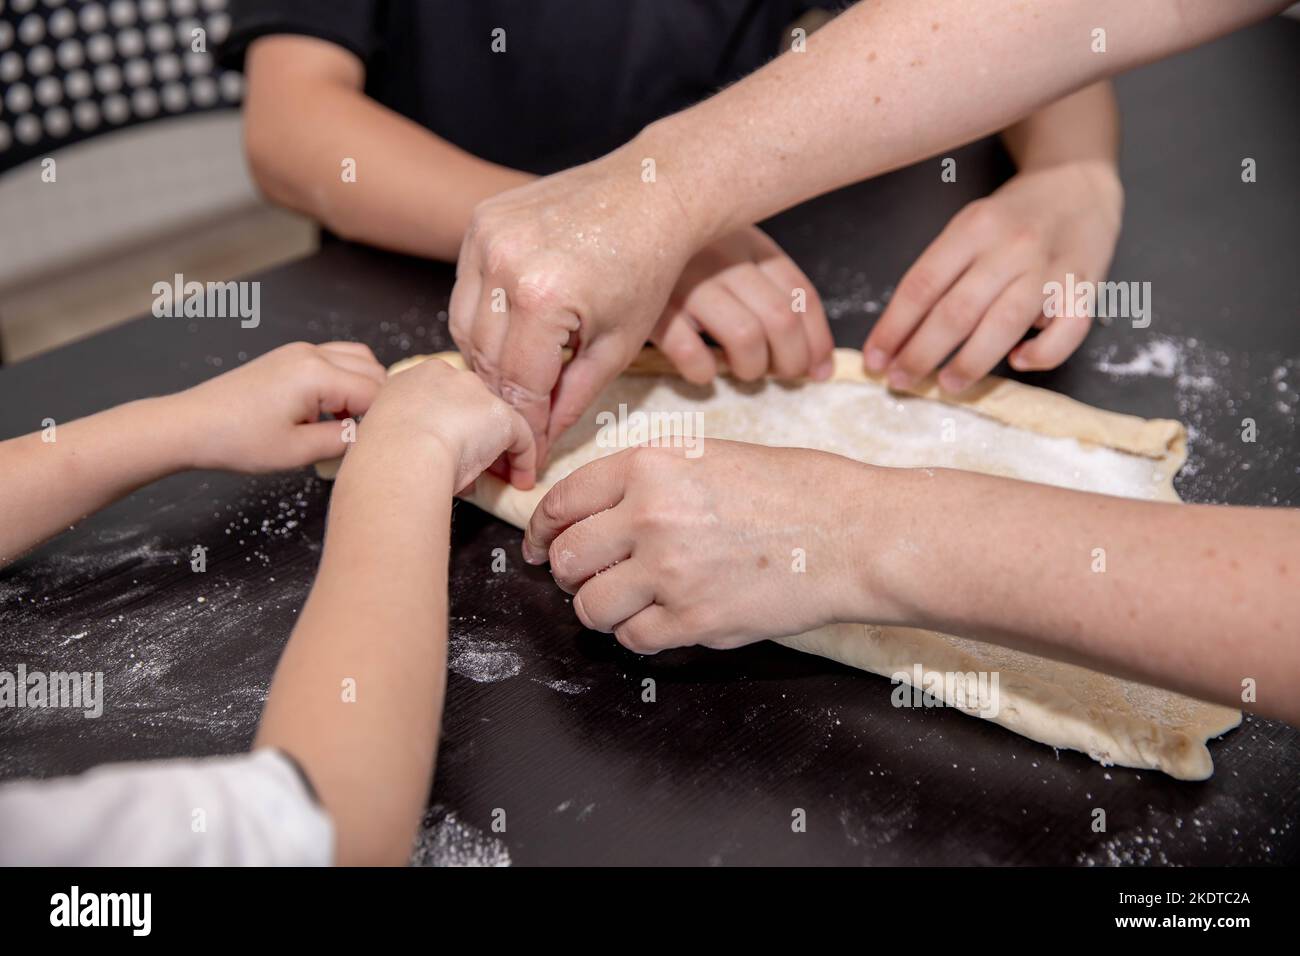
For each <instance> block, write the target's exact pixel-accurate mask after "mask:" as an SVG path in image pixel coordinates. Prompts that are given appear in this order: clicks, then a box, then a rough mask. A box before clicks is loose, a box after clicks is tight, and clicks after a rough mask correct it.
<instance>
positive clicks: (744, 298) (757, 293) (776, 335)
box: [723, 263, 810, 379]
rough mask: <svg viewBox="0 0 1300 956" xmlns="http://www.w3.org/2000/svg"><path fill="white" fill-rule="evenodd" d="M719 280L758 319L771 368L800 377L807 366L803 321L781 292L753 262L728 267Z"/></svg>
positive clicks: (782, 376) (805, 372)
mask: <svg viewBox="0 0 1300 956" xmlns="http://www.w3.org/2000/svg"><path fill="white" fill-rule="evenodd" d="M723 282H724V284H725V285H726V287H727V288H728V289H729V290H730V291H731V294H732V295H733V296H735V298H736V300H737V301H739V302H740V304H741V305H743V306H745V308H747V309H748V310H749V311H750V313H751V314H752V315H753V316H754V317H755V318H757V319H758V322H759V325H761V326H762V328H763V330H764V332H765V334H766V337H767V351H768V354H769V355H770V356H771V359H772V369H773V370H774V371H775V372H776V374H777V375H778V376H779V377H781V378H787V379H788V378H800V377H802V376H803V375H805V374H807V372H808V370H809V367H810V366H809V362H808V340H807V339H806V338H805V337H804V330H803V323H802V322H801V321H800V320H799V315H798V313H796V312H795V311H794V309H793V308H791V305H792V302H791V298H790V297H789V296H788V295H786V294H785V293H783V292H782V291H781V290H780V289H779V288H777V286H776V285H775V283H773V282H772V281H771V279H770V278H768V276H767V274H766V273H765V272H763V271H762V270H761V269H759V267H758V265H757V264H755V263H746V264H744V265H741V266H737V267H736V268H734V269H730V270H728V271H727V272H726V273H725V274H724V278H723Z"/></svg>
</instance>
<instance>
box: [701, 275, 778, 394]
mask: <svg viewBox="0 0 1300 956" xmlns="http://www.w3.org/2000/svg"><path fill="white" fill-rule="evenodd" d="M684 307H685V309H686V311H688V312H689V313H690V314H691V315H692V316H694V318H695V321H696V322H698V323H699V324H700V328H702V329H704V330H705V331H706V332H708V333H709V335H711V336H713V339H714V341H716V342H717V343H718V345H720V346H721V347H722V351H723V353H724V354H725V355H726V357H727V365H728V366H730V368H731V374H733V375H734V376H736V378H739V379H741V380H743V381H746V382H752V381H755V380H757V379H760V378H762V377H763V375H764V374H765V373H766V372H767V369H768V348H767V332H766V330H765V329H764V327H763V323H762V322H760V321H759V319H758V317H757V316H756V315H755V314H754V313H753V311H751V310H750V309H749V308H748V307H747V306H746V305H745V304H744V303H742V302H741V301H740V300H739V299H737V298H736V295H735V293H733V292H732V291H731V290H730V289H728V288H727V287H726V286H724V285H722V284H721V283H719V282H702V283H701V284H700V285H698V286H696V287H695V288H694V289H692V290H691V293H690V295H688V296H687V297H686V301H685V303H684Z"/></svg>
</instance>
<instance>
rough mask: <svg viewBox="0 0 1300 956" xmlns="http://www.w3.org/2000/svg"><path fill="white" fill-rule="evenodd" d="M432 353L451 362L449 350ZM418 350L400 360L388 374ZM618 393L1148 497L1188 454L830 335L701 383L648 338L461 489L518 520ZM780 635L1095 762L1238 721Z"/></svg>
mask: <svg viewBox="0 0 1300 956" xmlns="http://www.w3.org/2000/svg"><path fill="white" fill-rule="evenodd" d="M436 357H437V358H440V359H443V360H445V361H448V362H451V363H452V364H455V365H457V366H459V367H464V365H463V362H462V360H461V358H460V356H459V355H458V354H457V353H455V352H444V353H440V354H439V355H438V356H436ZM426 358H428V356H417V357H412V358H408V359H404V360H403V361H401V362H398V363H397V364H395V365H394V366H393V367H392V368H391V369H390V374H397V373H399V372H401V371H403V370H405V369H407V368H409V367H411V366H412V365H414V364H418V363H419V362H422V361H424V360H425V359H426ZM720 364H721V362H720ZM620 406H624V417H625V418H626V417H627V416H629V415H632V414H634V413H637V412H655V411H658V412H664V413H669V412H678V413H680V412H682V411H684V410H685V411H697V412H699V413H700V415H699V416H698V417H692V418H691V422H699V423H700V424H701V425H702V433H703V435H705V436H707V437H714V438H729V439H734V440H738V441H750V442H761V443H764V444H768V445H789V446H799V447H809V448H819V449H822V450H824V451H831V452H835V453H837V454H841V455H847V456H849V457H852V458H857V459H860V460H862V461H869V462H872V463H875V464H880V465H892V466H897V467H927V466H930V467H949V468H965V469H967V470H971V471H980V472H985V473H988V474H995V475H1003V476H1007V477H1013V478H1021V479H1024V480H1028V481H1038V482H1042V483H1045V484H1053V485H1060V486H1062V487H1069V488H1077V489H1080V490H1087V491H1096V492H1101V493H1106V494H1115V495H1123V496H1126V497H1133V498H1146V499H1150V500H1167V501H1177V500H1178V495H1177V493H1176V492H1175V491H1174V487H1173V478H1174V475H1175V474H1176V473H1177V471H1178V469H1179V468H1180V467H1182V464H1183V461H1184V460H1185V458H1186V435H1185V432H1184V430H1183V427H1182V425H1181V424H1179V423H1178V422H1174V421H1168V420H1162V419H1156V420H1147V419H1141V418H1136V417H1133V416H1130V415H1121V414H1117V413H1115V412H1108V411H1103V410H1101V409H1097V408H1093V407H1091V406H1088V405H1083V404H1081V403H1079V402H1076V401H1074V400H1073V399H1070V398H1067V397H1065V396H1063V395H1059V394H1057V393H1055V392H1049V391H1046V390H1044V389H1039V388H1034V387H1032V386H1028V385H1023V384H1021V383H1019V382H1013V381H1009V380H1007V379H1000V378H990V379H988V380H987V381H986V382H984V383H983V384H981V385H980V386H977V387H976V389H974V390H973V394H968V395H967V396H965V397H963V398H961V399H949V398H947V397H946V396H944V395H943V394H942V393H941V392H940V391H939V389H938V388H937V386H935V385H934V383H933V381H932V380H931V381H927V382H925V383H923V384H922V385H921V386H919V387H918V388H917V389H915V390H914V391H913V392H912V393H910V394H908V395H899V394H896V393H892V392H890V391H889V390H887V389H886V388H885V387H884V385H883V384H882V382H881V381H880V379H879V378H878V377H875V376H872V375H870V374H868V373H866V372H865V371H864V370H863V368H862V360H861V356H860V354H859V353H858V352H857V351H856V350H850V349H836V352H835V374H834V375H833V376H832V378H831V380H830V381H829V382H823V383H816V382H808V383H804V384H800V385H788V384H781V383H778V382H775V381H767V382H761V383H752V384H746V383H742V382H738V381H735V380H732V379H730V378H723V379H719V381H718V382H717V383H716V384H715V385H713V386H705V387H699V386H692V385H689V384H688V383H686V382H684V381H682V380H681V379H680V378H678V377H677V376H676V374H675V373H674V372H673V369H672V367H671V366H670V365H669V364H668V363H667V361H666V359H664V357H663V356H662V355H661V354H660V353H659V352H657V351H654V350H652V349H646V350H645V351H644V352H643V353H642V354H641V356H640V357H639V358H638V359H637V361H636V362H635V363H634V364H633V365H632V367H631V368H629V369H628V371H627V372H626V373H625V374H624V375H622V376H620V377H619V378H618V379H617V380H616V381H615V382H613V383H611V385H610V386H609V387H608V388H606V390H605V391H604V392H603V393H602V394H601V395H600V396H599V398H598V399H597V401H596V402H595V403H594V405H593V408H592V409H591V410H590V411H589V412H588V414H587V415H586V416H585V417H584V418H583V420H582V421H581V422H579V423H578V424H577V425H575V426H574V427H573V428H572V429H571V430H570V431H569V432H567V433H566V434H565V435H564V436H563V437H562V438H561V440H560V441H559V442H558V443H557V445H556V447H555V448H554V449H553V450H552V455H551V460H550V462H549V464H548V466H547V468H546V470H545V471H544V472H543V473H542V474H541V475H540V476H539V479H538V483H537V487H536V488H534V489H532V490H531V491H526V492H521V491H518V490H516V489H514V488H512V487H510V486H509V485H506V484H504V483H503V482H501V481H499V480H497V479H495V478H493V477H491V476H488V475H485V476H483V477H481V478H480V479H479V480H478V482H477V487H476V488H475V491H474V492H473V493H472V494H471V495H468V496H467V497H466V500H468V501H471V502H473V503H474V504H476V505H478V506H479V507H481V508H483V509H484V510H486V511H488V512H491V513H492V514H494V515H496V516H497V517H499V518H501V519H503V520H505V521H508V522H510V523H511V524H513V525H515V526H516V527H518V528H523V527H524V526H525V525H526V524H527V523H528V519H529V518H530V517H531V516H532V513H533V510H534V508H535V507H536V505H537V502H538V501H539V500H540V499H541V497H542V496H543V495H544V494H545V493H546V491H547V489H548V488H549V487H550V486H551V485H552V484H554V483H555V482H556V481H558V480H559V479H560V478H562V477H563V476H565V475H567V474H569V473H570V472H572V471H573V470H574V469H576V468H578V467H580V466H581V465H582V464H585V463H586V462H588V461H591V460H593V459H595V458H598V457H600V456H602V455H606V454H611V453H613V452H615V451H617V450H618V447H617V446H611V445H610V443H609V442H608V441H598V440H597V434H598V424H597V420H596V416H597V415H598V414H599V413H600V412H602V411H605V412H612V413H613V414H614V415H615V416H618V415H619V409H620ZM607 422H608V419H606V423H607ZM332 467H333V468H336V467H337V463H336V462H329V463H325V464H324V465H322V466H321V469H320V470H321V473H322V476H332V472H331V468H332ZM778 643H781V644H784V645H785V646H787V647H791V648H794V649H796V650H800V651H806V652H808V653H812V654H819V655H821V656H823V657H828V658H831V659H832V660H835V661H839V662H840V663H842V664H846V665H848V666H850V667H856V668H860V669H862V670H866V671H870V672H872V673H874V674H880V675H884V676H888V677H895V678H897V679H898V680H899V681H901V682H903V683H907V684H912V685H916V684H918V683H920V684H921V685H922V686H923V687H925V688H926V689H934V690H935V692H936V696H941V697H943V699H944V701H945V703H947V704H949V705H951V706H956V707H958V708H959V709H961V710H963V711H965V712H966V713H969V714H972V715H976V716H981V717H986V718H987V719H991V720H993V721H994V722H996V723H998V724H1001V725H1002V726H1003V727H1006V728H1008V729H1009V730H1013V731H1015V732H1016V733H1018V734H1022V735H1024V736H1026V737H1029V738H1030V739H1032V740H1037V741H1039V742H1041V743H1044V744H1047V745H1049V746H1052V747H1061V748H1066V749H1071V750H1079V751H1082V752H1083V753H1086V754H1088V755H1089V756H1090V757H1092V758H1093V759H1094V760H1097V761H1098V762H1100V763H1102V764H1103V765H1111V764H1118V765H1121V766H1126V767H1138V768H1149V769H1155V770H1161V771H1164V772H1165V773H1167V774H1169V775H1170V776H1173V777H1177V778H1179V779H1183V780H1202V779H1205V778H1206V777H1208V776H1210V774H1211V773H1213V771H1214V764H1213V761H1212V760H1211V758H1210V752H1209V749H1208V748H1207V747H1206V741H1207V740H1208V739H1210V738H1212V737H1217V736H1219V735H1220V734H1222V733H1224V732H1226V731H1228V730H1230V729H1231V728H1233V727H1235V726H1237V724H1238V723H1240V721H1241V714H1240V713H1239V712H1238V711H1236V710H1232V709H1230V708H1226V707H1219V706H1215V705H1212V704H1206V703H1203V702H1201V701H1197V700H1193V699H1191V698H1188V697H1185V696H1182V695H1180V694H1175V693H1172V692H1169V691H1164V690H1159V689H1156V688H1153V687H1147V686H1145V685H1141V684H1136V683H1133V682H1130V681H1125V680H1121V679H1119V678H1116V677H1110V676H1108V675H1105V674H1100V673H1096V672H1094V671H1090V670H1087V669H1085V668H1081V667H1077V666H1074V665H1070V664H1063V663H1059V662H1056V661H1052V660H1048V659H1046V658H1041V657H1037V656H1034V655H1031V654H1026V653H1022V652H1020V651H1013V650H1008V649H1006V648H1002V647H998V646H995V645H991V644H986V643H983V642H980V641H972V640H967V639H963V638H959V637H953V636H950V635H946V634H939V633H935V632H932V631H924V630H919V629H915V628H901V627H875V626H871V625H863V624H838V625H833V626H830V627H824V628H819V629H817V630H815V631H809V632H808V633H806V634H799V635H796V636H793V637H787V638H782V639H780V640H779V641H778ZM974 674H985V675H991V674H996V675H997V678H998V687H997V690H998V698H997V702H998V706H997V708H996V710H995V712H993V711H992V709H991V708H987V707H986V706H985V703H986V702H982V701H981V700H980V699H978V698H977V696H976V694H975V693H973V691H974V689H975V686H976V685H975V684H974V683H973V682H972V683H970V684H965V683H963V682H962V681H961V680H959V679H958V680H954V679H952V677H951V675H974ZM945 675H947V676H949V679H948V680H947V681H944V679H943V678H944V676H945ZM918 679H919V680H918ZM936 681H937V684H936V683H933V682H936ZM900 690H901V689H900V688H898V687H896V688H894V692H895V693H896V694H897V693H899V692H900ZM967 691H972V692H971V693H967ZM880 692H882V693H883V692H884V691H883V690H882V691H880Z"/></svg>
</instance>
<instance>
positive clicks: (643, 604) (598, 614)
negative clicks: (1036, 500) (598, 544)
mask: <svg viewBox="0 0 1300 956" xmlns="http://www.w3.org/2000/svg"><path fill="white" fill-rule="evenodd" d="M593 520H594V519H593ZM654 599H655V589H654V582H653V581H651V580H650V577H649V575H648V574H646V573H645V570H644V569H643V568H641V567H640V566H638V565H637V563H636V562H635V561H625V562H623V563H622V564H616V565H614V566H613V567H611V568H609V570H607V571H600V572H598V573H596V574H595V575H593V576H592V577H590V578H588V579H587V582H586V583H585V584H583V585H582V587H581V588H580V589H579V590H578V593H577V594H575V595H574V596H573V611H574V613H575V614H577V615H578V620H579V621H581V622H582V626H583V627H586V628H590V629H591V630H593V631H602V632H604V633H606V634H610V633H613V632H614V631H615V629H617V628H618V626H619V625H621V624H622V623H623V622H624V621H627V620H629V619H630V618H633V617H635V616H637V615H638V614H640V613H641V612H642V611H644V610H645V609H646V608H648V607H650V606H652V605H653V604H654Z"/></svg>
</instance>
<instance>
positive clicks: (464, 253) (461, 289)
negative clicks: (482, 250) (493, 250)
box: [447, 232, 483, 368]
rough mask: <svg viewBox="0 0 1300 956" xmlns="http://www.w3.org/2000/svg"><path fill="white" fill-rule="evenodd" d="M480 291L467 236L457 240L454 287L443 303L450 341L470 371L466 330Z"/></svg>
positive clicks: (475, 266) (479, 276)
mask: <svg viewBox="0 0 1300 956" xmlns="http://www.w3.org/2000/svg"><path fill="white" fill-rule="evenodd" d="M482 289H483V275H482V273H481V272H480V271H479V268H478V260H477V253H476V252H475V249H474V244H473V243H472V242H470V237H469V233H468V232H467V233H466V236H465V238H464V239H463V240H461V244H460V255H459V256H457V258H456V284H455V285H453V286H452V288H451V299H450V301H449V302H448V303H447V328H448V330H449V331H450V332H451V338H452V341H454V342H455V343H456V348H458V349H459V350H460V354H461V355H463V356H464V357H465V361H466V362H468V363H470V367H471V368H473V358H472V357H471V353H470V329H471V328H472V327H473V325H474V312H475V309H476V308H477V307H478V300H479V295H480V293H481V292H482Z"/></svg>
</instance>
